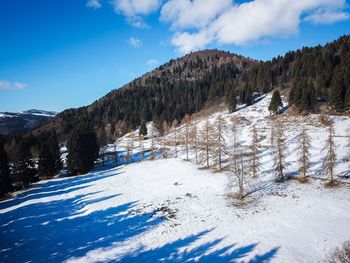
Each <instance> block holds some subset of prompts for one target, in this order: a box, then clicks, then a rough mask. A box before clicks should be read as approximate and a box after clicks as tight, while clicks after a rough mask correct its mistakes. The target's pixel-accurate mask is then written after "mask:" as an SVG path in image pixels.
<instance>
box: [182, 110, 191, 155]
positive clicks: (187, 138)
mask: <svg viewBox="0 0 350 263" xmlns="http://www.w3.org/2000/svg"><path fill="white" fill-rule="evenodd" d="M190 121H191V116H190V115H188V114H186V115H185V117H184V118H183V123H184V125H185V130H184V132H185V134H184V135H185V136H184V141H185V149H186V160H187V161H189V156H188V155H189V141H190Z"/></svg>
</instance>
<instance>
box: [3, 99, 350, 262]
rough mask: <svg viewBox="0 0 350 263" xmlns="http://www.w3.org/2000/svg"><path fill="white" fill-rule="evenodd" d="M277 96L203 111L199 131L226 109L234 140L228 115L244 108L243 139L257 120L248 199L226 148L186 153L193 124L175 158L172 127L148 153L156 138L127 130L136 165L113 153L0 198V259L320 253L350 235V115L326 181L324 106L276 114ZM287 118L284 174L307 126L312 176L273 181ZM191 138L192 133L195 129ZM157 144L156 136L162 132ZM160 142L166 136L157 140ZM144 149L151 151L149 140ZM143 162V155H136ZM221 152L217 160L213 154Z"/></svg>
mask: <svg viewBox="0 0 350 263" xmlns="http://www.w3.org/2000/svg"><path fill="white" fill-rule="evenodd" d="M270 99H271V96H270V95H268V96H266V97H263V98H262V100H260V101H259V102H257V103H256V104H255V105H253V106H250V107H244V106H241V109H240V110H238V111H237V112H235V113H234V114H229V113H228V112H226V111H221V112H216V113H213V114H210V115H209V116H208V117H205V116H199V117H198V118H197V119H196V122H197V124H198V130H199V131H201V130H203V128H204V126H205V125H206V120H207V119H208V120H209V122H210V123H214V121H215V119H216V118H217V117H218V116H219V115H221V116H223V117H224V119H225V120H226V121H227V132H226V133H225V135H224V137H225V140H226V142H227V148H228V149H229V150H230V149H232V147H233V146H234V145H233V141H232V138H233V134H232V122H231V117H232V115H235V116H236V117H237V118H238V119H239V123H240V125H239V127H240V128H239V129H238V134H239V136H238V140H239V143H240V144H241V145H242V147H245V146H249V145H250V144H251V138H252V136H251V129H252V127H253V125H254V124H255V125H256V127H257V130H258V135H259V138H260V141H259V143H260V144H261V151H260V152H259V156H260V161H261V167H260V170H259V173H258V176H257V178H249V180H248V183H247V186H246V188H247V191H248V195H247V197H246V198H245V200H244V201H243V202H241V201H239V200H237V199H236V198H233V195H234V194H235V193H236V192H237V182H236V177H235V176H233V175H232V172H231V171H230V170H229V164H230V162H229V158H228V157H229V156H228V155H227V156H226V155H225V156H224V158H223V159H224V164H223V165H224V170H223V171H222V172H216V171H215V170H214V169H204V167H205V165H203V164H201V165H197V164H195V151H194V149H193V147H190V150H189V157H190V158H189V159H190V161H184V159H185V158H186V147H185V144H184V142H185V141H186V138H185V136H184V130H185V129H186V127H185V126H179V127H178V128H177V132H178V134H177V136H178V142H179V143H178V145H177V148H176V150H177V151H178V157H177V158H175V157H174V156H175V147H174V144H173V139H174V135H175V134H174V131H172V132H170V133H169V134H168V135H166V136H164V137H161V138H157V141H158V142H159V145H162V144H164V145H166V148H167V149H168V155H169V156H168V157H169V158H168V159H163V158H161V153H159V152H157V153H156V156H155V157H156V159H158V160H154V161H151V160H145V161H140V160H141V159H142V158H148V157H149V156H150V150H151V148H152V140H151V139H150V137H151V130H152V129H151V124H148V131H149V135H148V139H147V140H146V141H141V142H139V141H137V139H136V137H137V136H136V135H137V134H138V131H135V132H134V133H133V134H127V135H126V136H124V137H123V138H121V139H120V140H118V142H117V143H116V144H115V145H110V147H109V148H108V149H107V150H106V151H107V152H109V154H108V155H109V156H110V157H111V156H113V153H114V151H115V147H116V148H117V149H118V151H119V152H123V155H124V156H125V155H126V152H127V151H130V152H131V153H132V154H131V155H132V156H131V157H130V159H129V160H128V161H126V160H125V159H122V158H121V159H120V160H119V163H120V162H122V163H126V162H130V164H127V165H121V166H118V167H114V166H115V165H114V160H112V159H111V160H109V161H107V164H106V165H105V166H103V165H102V164H101V163H100V164H98V165H97V166H96V168H95V170H94V171H92V172H91V173H89V174H87V175H82V176H76V177H64V176H61V178H57V179H53V180H50V181H42V182H39V183H37V184H36V185H35V187H34V188H32V189H29V190H27V191H23V192H17V193H16V194H15V195H14V196H13V198H11V199H9V200H5V201H2V202H0V214H1V216H0V233H1V243H0V261H1V262H27V261H32V262H48V261H50V262H62V261H68V262H111V261H115V262H150V263H151V262H152V263H153V262H270V261H271V262H319V261H322V260H324V259H325V257H326V254H327V253H328V252H329V251H330V250H332V249H334V247H336V246H338V245H340V244H341V243H342V242H344V241H346V240H349V237H350V225H349V222H350V210H349V209H348V208H349V206H350V195H349V190H350V189H349V185H348V176H347V175H348V173H349V158H348V156H349V150H348V148H349V147H348V141H349V138H348V137H346V136H347V135H348V134H349V128H350V118H349V117H344V116H336V117H332V121H333V122H334V130H335V131H334V134H335V135H336V137H334V140H335V151H336V157H337V163H336V167H335V174H336V180H337V181H339V182H343V183H342V184H341V185H339V186H337V187H325V182H326V180H327V178H328V177H327V174H325V173H324V169H323V167H322V160H323V159H324V157H325V155H326V152H325V151H324V150H323V148H324V146H325V144H326V139H327V127H326V126H324V125H323V124H322V122H321V121H320V116H318V115H309V116H291V115H290V114H289V113H288V111H287V112H286V113H284V114H282V115H280V116H279V117H278V119H279V121H278V122H276V117H270V114H269V112H268V110H267V108H268V104H269V102H270ZM276 123H277V124H278V125H281V123H283V125H284V126H285V138H286V145H287V146H288V147H287V149H286V160H285V161H286V170H285V175H286V176H288V177H291V178H295V177H296V176H298V175H299V173H298V169H299V165H298V162H297V160H298V150H299V144H298V141H299V137H300V132H301V128H302V127H304V126H306V127H307V130H308V133H309V134H310V136H311V139H312V143H311V148H310V153H311V156H310V172H309V173H310V176H311V177H312V178H310V179H309V181H308V182H307V183H300V182H298V181H297V180H286V181H285V182H283V183H276V182H275V174H274V172H273V161H274V160H273V159H274V156H273V154H272V153H273V147H271V145H272V144H271V127H273V126H274V127H275V128H276ZM191 140H193V136H192V137H191ZM153 144H155V142H154V141H153ZM159 145H158V146H157V147H159ZM142 150H145V151H146V154H145V157H143V156H142V154H141V151H142ZM136 161H140V162H136ZM211 161H212V160H211Z"/></svg>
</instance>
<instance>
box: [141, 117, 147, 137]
mask: <svg viewBox="0 0 350 263" xmlns="http://www.w3.org/2000/svg"><path fill="white" fill-rule="evenodd" d="M147 133H148V132H147V126H146V122H145V121H142V122H141V126H140V131H139V135H140V136H146V135H147Z"/></svg>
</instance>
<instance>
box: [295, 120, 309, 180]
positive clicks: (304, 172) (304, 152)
mask: <svg viewBox="0 0 350 263" xmlns="http://www.w3.org/2000/svg"><path fill="white" fill-rule="evenodd" d="M310 147H311V138H310V136H309V134H308V132H307V130H306V128H305V127H303V130H302V131H301V134H300V141H299V147H298V148H299V165H300V168H299V171H300V174H301V179H302V181H304V182H305V181H306V180H307V176H308V170H309V164H310V160H309V159H310Z"/></svg>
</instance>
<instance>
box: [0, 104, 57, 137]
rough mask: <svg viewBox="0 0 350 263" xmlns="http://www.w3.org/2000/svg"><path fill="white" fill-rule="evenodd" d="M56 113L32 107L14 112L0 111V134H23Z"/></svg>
mask: <svg viewBox="0 0 350 263" xmlns="http://www.w3.org/2000/svg"><path fill="white" fill-rule="evenodd" d="M56 114H57V113H56V112H52V111H43V110H34V109H32V110H27V111H23V112H16V113H13V112H0V134H2V135H23V134H25V133H27V132H29V131H31V130H32V129H34V128H37V127H39V126H40V125H43V124H45V123H47V122H48V121H49V120H50V119H52V118H53V117H55V116H56Z"/></svg>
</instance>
